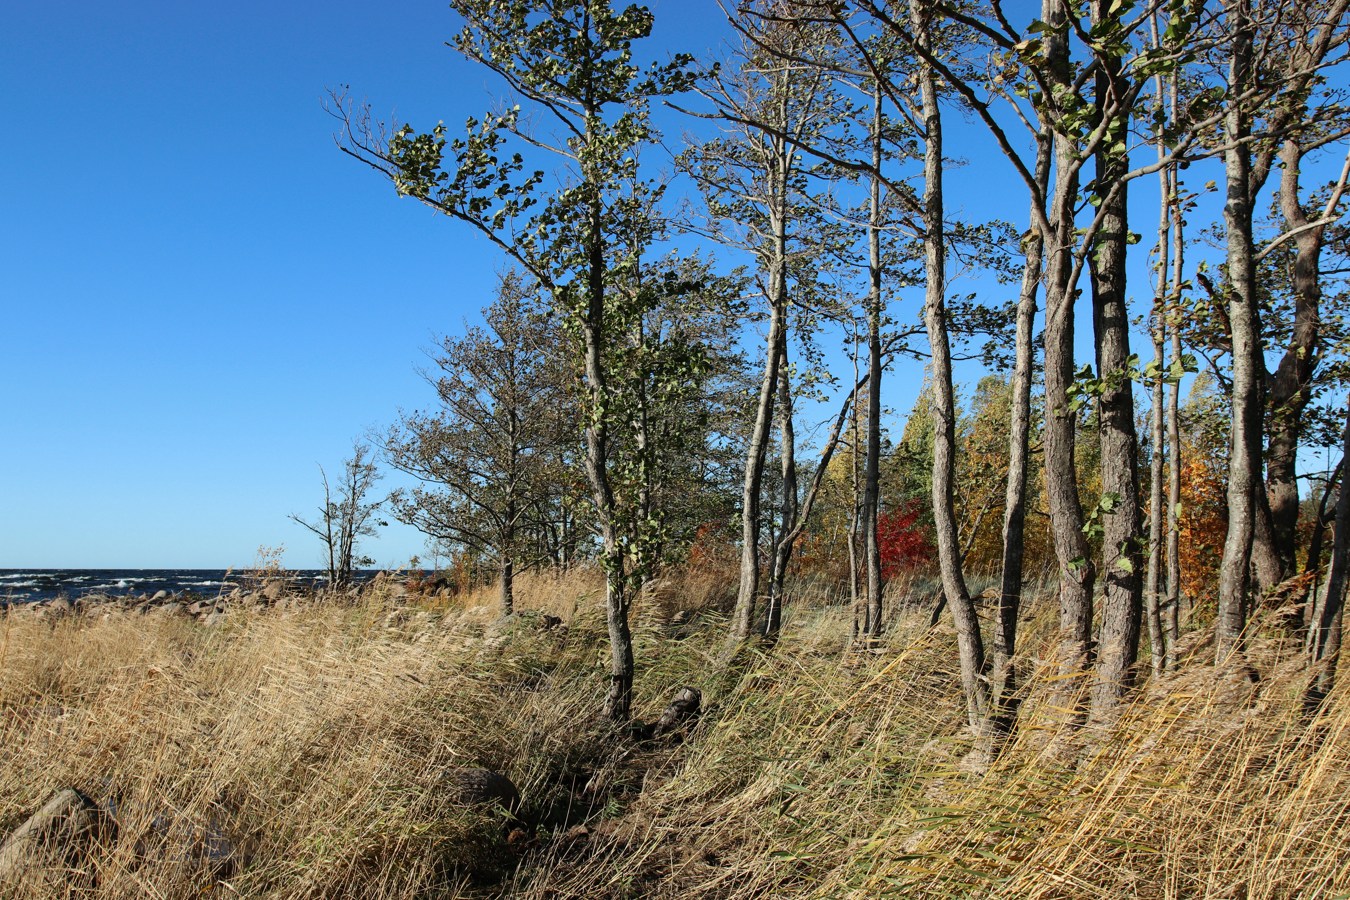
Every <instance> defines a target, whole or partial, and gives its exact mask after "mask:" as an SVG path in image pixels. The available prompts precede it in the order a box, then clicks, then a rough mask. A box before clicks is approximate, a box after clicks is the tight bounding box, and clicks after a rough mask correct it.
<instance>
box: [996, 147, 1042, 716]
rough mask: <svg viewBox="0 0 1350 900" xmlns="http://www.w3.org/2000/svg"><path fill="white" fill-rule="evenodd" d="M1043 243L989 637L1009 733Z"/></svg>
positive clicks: (1026, 270)
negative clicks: (994, 621)
mask: <svg viewBox="0 0 1350 900" xmlns="http://www.w3.org/2000/svg"><path fill="white" fill-rule="evenodd" d="M1049 181H1050V136H1049V134H1048V133H1046V132H1042V133H1041V135H1040V136H1039V138H1038V142H1037V147H1036V182H1037V184H1038V185H1039V187H1040V190H1041V193H1042V194H1044V193H1045V190H1046V188H1047V187H1048V185H1049ZM1044 246H1045V242H1044V241H1043V240H1042V237H1041V234H1040V233H1039V231H1038V230H1037V229H1036V228H1035V227H1034V226H1033V227H1032V229H1031V230H1030V231H1029V232H1028V233H1027V235H1026V237H1025V238H1024V239H1023V250H1024V252H1025V254H1026V259H1025V261H1024V263H1023V266H1022V287H1021V292H1020V293H1019V295H1018V299H1017V337H1016V350H1015V357H1014V361H1013V373H1012V385H1011V397H1010V402H1009V422H1008V482H1007V491H1006V493H1005V495H1004V501H1003V557H1002V578H1001V581H1000V586H999V603H998V621H997V624H996V627H995V628H994V640H993V670H994V684H995V686H996V687H997V689H998V711H997V713H996V715H995V724H996V725H997V727H998V728H999V729H1000V730H1001V731H1003V732H1005V733H1006V732H1008V731H1011V729H1012V723H1013V719H1014V718H1015V716H1016V705H1015V701H1014V699H1013V698H1014V697H1015V695H1016V692H1017V683H1018V679H1017V670H1016V667H1015V666H1014V664H1013V658H1014V655H1015V654H1016V653H1017V616H1018V613H1019V611H1020V609H1021V605H1022V578H1023V568H1024V566H1023V563H1024V554H1025V550H1026V521H1027V463H1028V456H1029V454H1030V447H1031V382H1032V372H1033V369H1034V368H1035V361H1036V348H1035V345H1034V343H1033V339H1034V327H1035V323H1036V295H1037V292H1038V291H1039V289H1040V285H1041V267H1042V258H1043V250H1044Z"/></svg>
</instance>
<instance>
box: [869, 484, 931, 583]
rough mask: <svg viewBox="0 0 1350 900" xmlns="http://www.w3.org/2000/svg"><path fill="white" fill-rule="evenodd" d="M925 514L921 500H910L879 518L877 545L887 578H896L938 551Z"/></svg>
mask: <svg viewBox="0 0 1350 900" xmlns="http://www.w3.org/2000/svg"><path fill="white" fill-rule="evenodd" d="M922 513H923V507H922V505H921V504H920V503H919V501H918V500H909V501H906V502H905V503H902V504H900V505H899V506H896V507H893V508H892V509H888V510H886V511H885V512H883V513H882V514H881V515H880V516H878V517H877V545H878V547H879V548H880V550H881V573H882V575H883V576H884V577H886V578H894V577H895V576H896V575H897V574H899V573H900V572H903V571H906V570H909V569H914V568H917V567H918V566H921V565H923V564H925V563H927V562H928V561H929V560H931V559H932V558H933V556H934V554H935V552H936V551H935V549H934V547H933V539H932V535H931V534H930V533H929V526H928V523H926V522H924V521H922V519H921V516H922Z"/></svg>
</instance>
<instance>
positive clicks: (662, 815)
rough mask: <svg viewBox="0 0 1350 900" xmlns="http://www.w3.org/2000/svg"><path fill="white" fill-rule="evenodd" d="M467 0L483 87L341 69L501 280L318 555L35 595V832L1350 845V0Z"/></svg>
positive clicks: (483, 873) (424, 874)
mask: <svg viewBox="0 0 1350 900" xmlns="http://www.w3.org/2000/svg"><path fill="white" fill-rule="evenodd" d="M452 8H453V9H454V11H455V12H456V13H457V15H458V16H459V17H460V19H461V21H462V30H461V31H460V32H459V33H458V35H457V36H455V38H454V40H453V42H452V47H453V48H454V49H455V50H457V51H458V52H459V53H460V54H462V55H463V56H464V57H465V58H466V59H467V60H469V61H470V62H471V63H473V64H475V65H476V66H478V67H480V68H481V69H482V70H483V71H484V72H485V73H489V74H490V75H492V76H493V77H495V78H497V79H498V82H499V84H500V86H501V90H502V97H501V99H500V100H499V101H498V102H496V104H495V105H494V106H492V107H491V111H490V112H488V113H486V114H484V115H481V116H475V117H474V118H471V119H470V120H469V121H468V123H467V125H466V126H465V127H464V128H463V130H462V131H460V130H458V129H452V128H449V127H447V126H446V125H445V124H444V123H437V124H435V125H431V124H430V123H426V124H424V125H420V126H414V125H412V124H401V125H400V124H396V123H394V124H386V123H382V122H381V121H380V120H379V119H378V117H377V116H375V115H373V114H372V112H371V110H370V109H369V108H367V107H365V106H362V105H359V104H354V103H352V102H351V101H350V99H349V98H348V96H347V95H346V93H345V92H342V91H337V92H335V93H334V94H333V97H332V102H331V104H330V112H331V113H332V114H333V115H334V116H335V117H336V120H337V122H338V127H339V133H338V136H337V140H338V144H339V147H340V149H341V150H342V151H343V152H345V153H346V154H348V155H349V156H350V157H352V158H353V159H354V160H356V161H359V162H360V163H362V164H364V166H365V167H367V168H369V169H371V170H374V171H375V172H376V173H378V175H379V176H380V177H382V178H384V179H386V180H387V181H388V182H389V184H390V186H391V187H392V188H393V192H396V193H397V195H399V196H401V197H404V198H411V199H412V200H414V201H416V202H418V203H420V204H422V205H424V206H427V207H430V208H431V209H433V210H435V211H436V212H437V213H439V214H442V215H443V216H444V217H445V218H447V219H448V220H450V221H449V222H446V223H444V224H445V225H446V226H447V227H452V228H454V229H459V230H467V231H468V232H472V233H474V234H476V235H477V236H478V237H479V238H480V239H481V240H483V241H485V242H486V244H487V245H490V246H492V247H494V248H495V249H496V250H497V251H499V252H500V260H501V262H502V265H503V267H502V269H501V270H500V276H499V279H498V289H497V292H496V296H495V297H488V298H482V301H483V302H484V303H485V304H486V306H485V308H484V311H483V324H482V326H474V327H469V328H467V329H466V330H465V331H464V333H463V334H461V335H458V336H447V337H445V338H444V339H442V340H441V341H440V342H439V346H438V348H437V350H436V351H435V353H434V354H433V357H432V358H433V362H434V368H433V369H431V370H430V371H429V372H428V373H427V379H426V380H427V382H428V386H429V387H430V388H431V390H430V391H429V392H428V396H427V397H425V398H391V409H395V408H398V409H400V410H401V411H399V412H397V413H391V420H392V424H391V425H388V426H387V427H386V428H385V429H383V430H377V431H376V432H374V433H371V434H369V435H367V437H366V438H365V439H364V440H363V441H361V442H358V443H357V444H356V445H355V448H354V451H353V455H352V457H350V458H349V459H348V460H347V461H346V462H345V463H344V464H343V468H342V473H343V474H342V476H340V477H339V478H337V479H335V481H334V482H333V483H331V484H330V482H329V480H328V476H327V474H326V473H324V475H323V489H324V496H323V499H322V504H321V506H320V508H319V515H318V517H317V518H312V517H311V518H306V517H300V516H297V517H295V518H296V521H297V522H299V523H300V524H301V525H303V526H304V527H305V528H306V529H308V530H309V531H310V532H312V533H313V534H315V535H317V536H318V537H319V539H320V540H321V542H322V543H323V546H324V548H325V552H326V555H327V559H328V569H329V573H328V584H327V587H326V588H325V589H323V590H317V591H316V590H313V589H311V590H307V591H298V590H297V589H296V588H295V587H294V585H292V584H290V583H288V582H287V581H286V580H285V579H284V573H282V572H280V571H278V570H276V569H275V567H273V568H272V569H271V570H270V571H259V572H257V573H255V574H254V575H253V576H252V582H251V583H250V584H249V585H248V587H247V588H246V589H243V590H241V591H239V592H236V593H233V594H229V595H223V594H222V595H220V596H216V597H214V598H186V599H185V598H175V597H163V598H158V599H155V598H134V599H132V600H127V601H118V600H117V599H116V598H114V599H111V600H110V599H108V598H102V599H100V598H92V597H85V598H63V599H61V600H59V601H52V602H49V603H48V602H44V603H40V604H28V605H25V606H15V607H12V608H10V609H8V610H7V611H6V612H5V613H4V618H3V619H2V620H0V713H2V714H3V716H4V718H3V720H2V721H0V728H3V732H0V825H4V826H9V825H13V829H12V833H11V837H10V839H9V842H8V843H6V844H4V845H0V880H4V879H9V884H10V885H11V886H12V889H13V890H14V891H17V892H18V893H19V894H20V895H24V896H27V895H33V896H56V895H68V894H71V893H74V894H85V895H89V896H100V897H103V896H106V897H120V896H144V895H146V894H151V895H159V896H188V895H196V894H198V893H200V892H203V891H206V890H212V891H216V892H218V893H220V894H221V895H227V894H232V895H238V896H270V897H287V898H290V897H296V898H298V897H336V896H351V897H418V896H444V895H449V896H482V897H495V896H523V897H540V898H543V897H551V898H556V897H576V898H593V897H635V898H636V897H700V896H701V897H709V898H712V897H717V898H723V897H744V898H752V897H774V896H817V897H877V896H906V897H908V896H918V897H956V896H1009V897H1013V896H1016V897H1024V896H1030V897H1046V898H1050V897H1064V898H1076V897H1103V898H1107V897H1122V896H1137V897H1159V898H1172V897H1235V898H1236V897H1242V898H1255V897H1262V898H1264V897H1271V898H1274V897H1313V896H1326V897H1335V896H1350V863H1347V857H1346V854H1345V853H1344V850H1343V847H1344V846H1345V842H1346V838H1347V836H1350V835H1347V828H1350V801H1347V799H1346V797H1347V793H1346V790H1345V788H1346V784H1345V781H1346V778H1347V774H1346V773H1347V772H1350V768H1348V767H1347V762H1350V759H1347V756H1350V742H1348V741H1350V738H1347V729H1346V727H1345V725H1346V723H1347V722H1350V706H1348V705H1347V704H1348V703H1350V701H1347V699H1346V687H1345V686H1344V684H1343V683H1342V682H1341V681H1338V679H1337V677H1336V676H1337V663H1338V658H1339V654H1340V651H1341V634H1342V622H1343V618H1344V599H1345V593H1346V587H1347V583H1346V579H1347V576H1348V575H1350V492H1347V491H1345V490H1343V476H1344V472H1345V463H1344V456H1345V453H1346V452H1350V427H1347V421H1350V419H1348V417H1347V416H1348V414H1347V411H1346V400H1345V397H1346V392H1347V381H1346V374H1347V368H1346V360H1347V354H1346V350H1347V344H1346V336H1345V333H1344V323H1343V312H1344V307H1345V302H1346V297H1347V293H1346V284H1345V276H1346V274H1347V273H1350V265H1347V262H1346V253H1347V252H1350V248H1348V247H1347V243H1346V236H1347V232H1346V230H1345V226H1344V225H1343V224H1342V223H1341V218H1342V213H1343V206H1344V201H1345V193H1346V187H1347V183H1348V182H1350V156H1347V157H1345V159H1344V161H1342V160H1341V157H1340V154H1341V149H1342V147H1343V145H1344V142H1345V141H1346V139H1347V138H1350V117H1347V114H1346V109H1345V107H1344V105H1343V101H1344V99H1345V84H1346V82H1345V76H1344V72H1343V65H1342V64H1343V63H1344V61H1345V60H1346V55H1347V51H1350V29H1348V28H1347V17H1350V0H1309V2H1303V3H1299V4H1292V3H1286V2H1271V3H1255V2H1252V0H1214V2H1203V0H1196V2H1189V0H1147V2H1119V0H1115V2H1109V0H1088V2H1083V3H1073V2H1068V0H1044V2H1043V3H1042V4H1041V8H1040V10H1039V11H1033V10H1031V9H1029V8H1022V9H1019V10H1017V11H1016V12H1015V13H1014V11H1013V10H1011V9H1005V8H1004V6H1003V4H1001V3H1000V2H998V0H992V2H989V3H971V4H967V3H950V2H946V0H894V2H892V0H856V2H838V0H747V2H745V3H743V4H740V5H739V6H737V7H735V8H734V9H732V8H730V7H728V8H727V9H726V11H727V13H728V17H727V21H728V26H729V28H730V29H731V32H732V33H733V34H734V36H735V39H734V46H733V47H731V48H730V49H729V50H728V52H727V53H726V54H725V58H722V59H700V58H696V57H695V56H693V55H690V54H687V53H684V52H682V51H680V50H679V49H678V48H673V49H672V48H662V51H661V52H659V53H658V52H657V51H656V50H655V49H653V48H652V47H651V46H650V45H651V42H652V34H653V28H654V25H655V20H654V18H653V14H652V12H651V11H650V10H648V9H646V8H644V7H641V6H638V5H622V4H614V3H611V2H608V0H576V2H555V0H506V2H502V0H453V3H452ZM668 122H680V123H682V126H683V127H687V128H688V129H689V130H688V132H687V133H686V134H685V135H684V136H683V138H682V140H680V141H679V142H678V144H677V145H675V146H672V144H673V143H674V142H673V141H672V140H671V139H670V138H669V137H663V136H662V134H661V133H660V131H659V130H658V125H661V126H662V127H665V126H666V123H668ZM956 122H959V123H960V125H959V126H957V125H954V124H953V123H956ZM958 127H959V134H960V135H961V138H960V141H959V142H958V141H955V140H953V139H952V137H953V134H954V133H956V132H957V128H958ZM667 130H669V129H667ZM958 143H959V146H958ZM954 148H956V149H954ZM957 154H960V156H959V157H958V156H957ZM658 157H660V159H661V160H662V161H663V163H664V165H656V164H654V163H656V162H657V158H658ZM995 171H997V172H998V173H1000V174H998V175H997V176H995V175H993V174H991V173H993V172H995ZM1202 185H1203V186H1202ZM958 192H962V195H963V196H965V197H967V198H969V197H970V196H975V195H979V194H983V195H985V196H986V197H989V198H990V201H989V203H988V204H987V208H986V205H985V204H972V203H970V202H969V201H968V200H967V201H966V202H965V203H957V202H953V196H955V195H956V194H957V193H958ZM994 194H1001V195H1004V196H1007V195H1012V196H1014V197H1015V201H1016V202H1015V203H1014V204H1013V205H1012V207H1009V206H1008V204H1007V203H995V202H994V199H996V198H993V196H992V195H994ZM391 202H392V197H391ZM995 207H997V209H995ZM1009 208H1015V210H1016V212H1015V215H1016V216H1017V219H1016V221H1015V223H1014V222H1010V221H1007V220H1006V219H1007V218H1008V217H1009V216H1011V215H1014V214H1013V213H1009V212H1008V209H1009ZM1141 209H1142V210H1145V211H1147V212H1149V213H1156V216H1155V217H1154V218H1153V219H1152V220H1151V221H1150V223H1149V227H1148V228H1147V229H1143V228H1142V226H1140V225H1139V224H1138V222H1139V212H1140V210H1141ZM1263 209H1268V210H1269V215H1268V216H1267V215H1263V213H1262V210H1263ZM1132 229H1139V230H1132ZM1141 338H1146V339H1141ZM904 366H909V368H908V369H905V368H903V367H904ZM906 375H908V376H909V378H910V380H911V381H912V382H913V383H914V384H916V385H917V384H918V383H919V382H920V381H921V382H922V387H921V388H920V389H919V390H918V391H917V392H915V391H914V390H912V389H908V388H907V386H906V383H905V380H904V379H905V378H906ZM963 380H964V383H963ZM901 391H905V393H903V394H901V393H900V392H901ZM916 394H917V396H916ZM897 396H903V397H904V398H905V403H906V404H907V405H910V398H913V400H912V405H910V410H909V414H908V416H907V417H905V418H904V420H903V422H901V421H899V420H898V419H897V418H896V417H895V416H894V414H893V411H891V410H888V406H894V405H896V400H895V398H896V397H897ZM408 402H411V403H416V404H417V405H416V406H414V407H411V408H410V407H406V406H399V404H401V403H408ZM1319 455H1320V456H1321V457H1322V462H1321V464H1319V463H1318V457H1319ZM1336 457H1340V459H1341V462H1339V463H1336V464H1334V465H1333V464H1332V462H1331V460H1332V459H1333V458H1336ZM386 471H388V472H390V474H394V473H397V474H396V475H395V476H394V477H395V478H397V479H398V480H399V481H400V484H401V486H400V487H398V488H397V489H396V490H395V491H394V492H393V493H392V494H390V495H389V496H378V494H377V491H376V487H375V486H376V484H377V483H378V482H379V479H380V478H381V477H383V474H384V473H385V472H386ZM382 515H390V516H392V517H395V518H397V519H399V520H401V521H403V522H405V523H408V524H411V525H414V526H416V527H417V528H419V529H420V530H421V531H423V532H424V533H425V534H426V536H427V538H428V541H429V543H430V545H431V548H432V552H433V553H434V555H435V557H436V558H437V559H438V560H443V561H444V564H443V565H440V566H438V569H439V571H436V572H427V571H424V570H423V568H422V565H421V563H420V561H418V560H414V561H412V562H410V565H409V567H408V568H407V570H405V571H403V572H400V573H384V574H382V575H381V576H380V577H378V578H376V579H375V580H373V581H371V582H369V583H368V584H364V585H354V584H353V570H354V569H355V568H358V567H360V565H361V564H362V559H363V556H362V553H361V549H360V547H359V544H360V541H361V540H362V539H363V538H367V537H369V536H371V535H372V533H373V532H374V529H375V528H376V527H377V526H378V523H379V522H380V521H381V519H380V516H382ZM189 601H190V602H189ZM63 791H65V792H64V793H63ZM49 799H50V800H51V803H49V804H47V805H45V806H44V803H46V801H48V800H49ZM52 804H56V806H53V805H52ZM62 804H64V805H62ZM34 810H39V812H38V814H37V816H36V817H33V818H29V817H30V816H32V815H33V811H34ZM54 810H55V812H53V811H54ZM7 833H9V832H7Z"/></svg>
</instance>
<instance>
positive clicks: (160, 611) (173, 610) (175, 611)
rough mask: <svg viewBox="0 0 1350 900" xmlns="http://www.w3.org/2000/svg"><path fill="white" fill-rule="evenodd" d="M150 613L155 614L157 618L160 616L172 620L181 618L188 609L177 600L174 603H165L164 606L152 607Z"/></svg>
mask: <svg viewBox="0 0 1350 900" xmlns="http://www.w3.org/2000/svg"><path fill="white" fill-rule="evenodd" d="M161 593H162V592H161ZM150 612H152V613H154V614H155V615H156V616H159V617H160V618H162V619H171V618H174V617H175V616H181V615H183V614H184V613H186V612H187V608H186V607H184V606H183V604H181V603H179V602H178V601H177V600H175V601H174V602H172V603H165V604H163V605H162V606H152V607H151V608H150Z"/></svg>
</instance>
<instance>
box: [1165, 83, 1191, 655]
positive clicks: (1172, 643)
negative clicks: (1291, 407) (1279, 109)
mask: <svg viewBox="0 0 1350 900" xmlns="http://www.w3.org/2000/svg"><path fill="white" fill-rule="evenodd" d="M1176 92H1177V86H1176V81H1175V79H1174V80H1173V81H1172V83H1171V84H1170V85H1169V93H1170V96H1171V101H1172V110H1173V115H1174V116H1175V112H1176V105H1177V104H1176ZM1169 177H1170V181H1171V200H1170V204H1171V216H1172V290H1171V292H1170V293H1169V295H1168V297H1169V306H1170V309H1169V313H1168V314H1169V316H1170V315H1175V314H1176V313H1175V310H1176V307H1177V304H1178V303H1179V302H1180V300H1181V290H1182V285H1183V284H1185V260H1186V236H1185V232H1184V228H1185V220H1184V219H1183V218H1182V210H1181V180H1180V178H1179V177H1178V176H1177V170H1176V169H1175V168H1173V169H1170V170H1169ZM1181 352H1182V349H1181V330H1180V328H1177V327H1173V328H1172V358H1173V359H1174V360H1178V361H1180V360H1181ZM1167 446H1168V449H1169V452H1168V456H1167V603H1166V609H1167V616H1166V623H1167V668H1168V669H1169V670H1170V669H1175V668H1176V666H1177V662H1178V660H1177V643H1178V642H1179V641H1180V640H1181V380H1180V379H1173V380H1172V383H1171V384H1170V385H1168V391H1167Z"/></svg>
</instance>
